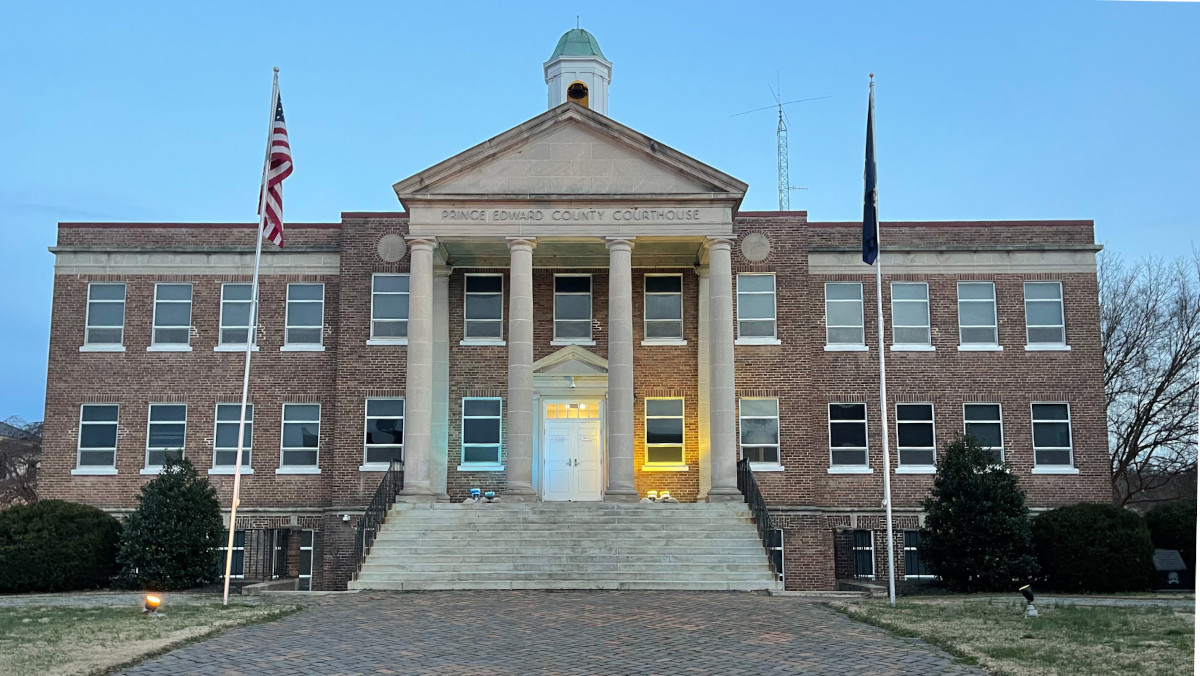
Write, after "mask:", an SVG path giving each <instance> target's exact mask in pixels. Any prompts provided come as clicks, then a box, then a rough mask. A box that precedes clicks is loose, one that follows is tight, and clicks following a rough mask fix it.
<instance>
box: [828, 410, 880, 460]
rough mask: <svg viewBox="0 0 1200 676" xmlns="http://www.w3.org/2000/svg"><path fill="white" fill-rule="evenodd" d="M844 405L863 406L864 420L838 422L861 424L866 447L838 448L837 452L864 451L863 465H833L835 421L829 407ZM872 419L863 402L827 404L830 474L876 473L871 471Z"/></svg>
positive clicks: (842, 421) (840, 421) (842, 422)
mask: <svg viewBox="0 0 1200 676" xmlns="http://www.w3.org/2000/svg"><path fill="white" fill-rule="evenodd" d="M844 405H851V406H862V411H863V417H862V419H855V420H838V421H837V422H838V423H841V424H845V423H852V422H854V423H858V422H861V423H862V426H863V443H864V445H863V446H853V447H851V446H838V447H837V448H836V450H841V451H862V452H863V461H864V462H863V464H861V465H835V464H834V463H833V451H834V450H835V448H834V445H833V425H834V420H833V415H832V412H831V410H830V408H829V407H830V406H844ZM870 419H871V418H870V412H869V411H868V410H867V404H866V403H865V402H862V401H830V402H827V403H826V404H825V420H826V422H827V425H826V428H825V431H826V432H827V433H828V435H829V436H828V437H826V439H827V440H828V442H829V458H828V459H829V470H828V473H829V474H871V473H872V472H873V471H874V470H872V469H871V425H870Z"/></svg>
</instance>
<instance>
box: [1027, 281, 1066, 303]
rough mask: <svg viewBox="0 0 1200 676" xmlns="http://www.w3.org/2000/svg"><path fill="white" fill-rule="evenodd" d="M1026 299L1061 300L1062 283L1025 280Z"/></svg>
mask: <svg viewBox="0 0 1200 676" xmlns="http://www.w3.org/2000/svg"><path fill="white" fill-rule="evenodd" d="M1025 299H1026V300H1039V299H1040V300H1050V299H1053V300H1062V285H1060V284H1059V283H1058V282H1026V283H1025Z"/></svg>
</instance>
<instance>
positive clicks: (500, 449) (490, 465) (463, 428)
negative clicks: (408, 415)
mask: <svg viewBox="0 0 1200 676" xmlns="http://www.w3.org/2000/svg"><path fill="white" fill-rule="evenodd" d="M468 401H495V402H498V403H499V404H500V407H499V409H498V411H497V413H496V415H472V416H468V415H467V402H468ZM406 411H407V409H406ZM459 411H461V413H462V415H460V416H459V418H460V423H459V435H458V445H459V456H458V459H459V463H460V464H459V466H458V469H459V471H467V472H480V471H485V472H486V471H502V470H503V469H504V465H503V464H502V463H501V461H502V460H503V459H504V399H503V398H501V397H463V398H462V402H461V404H460V408H459ZM467 420H495V421H497V422H496V424H497V426H498V428H499V430H500V434H499V436H498V438H497V440H496V443H495V444H476V443H470V444H468V443H467ZM468 446H471V447H475V446H495V447H496V460H495V462H489V461H478V460H472V461H470V462H468V461H467V447H468Z"/></svg>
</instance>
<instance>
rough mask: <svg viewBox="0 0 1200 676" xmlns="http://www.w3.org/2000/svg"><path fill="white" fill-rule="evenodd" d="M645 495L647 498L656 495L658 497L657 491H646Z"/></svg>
mask: <svg viewBox="0 0 1200 676" xmlns="http://www.w3.org/2000/svg"><path fill="white" fill-rule="evenodd" d="M646 497H648V498H657V497H658V491H646Z"/></svg>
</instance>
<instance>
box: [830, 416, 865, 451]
mask: <svg viewBox="0 0 1200 676" xmlns="http://www.w3.org/2000/svg"><path fill="white" fill-rule="evenodd" d="M829 445H830V446H832V447H834V448H840V447H853V448H862V447H865V446H866V445H867V426H866V425H864V424H863V423H845V422H835V423H832V424H830V425H829Z"/></svg>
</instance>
